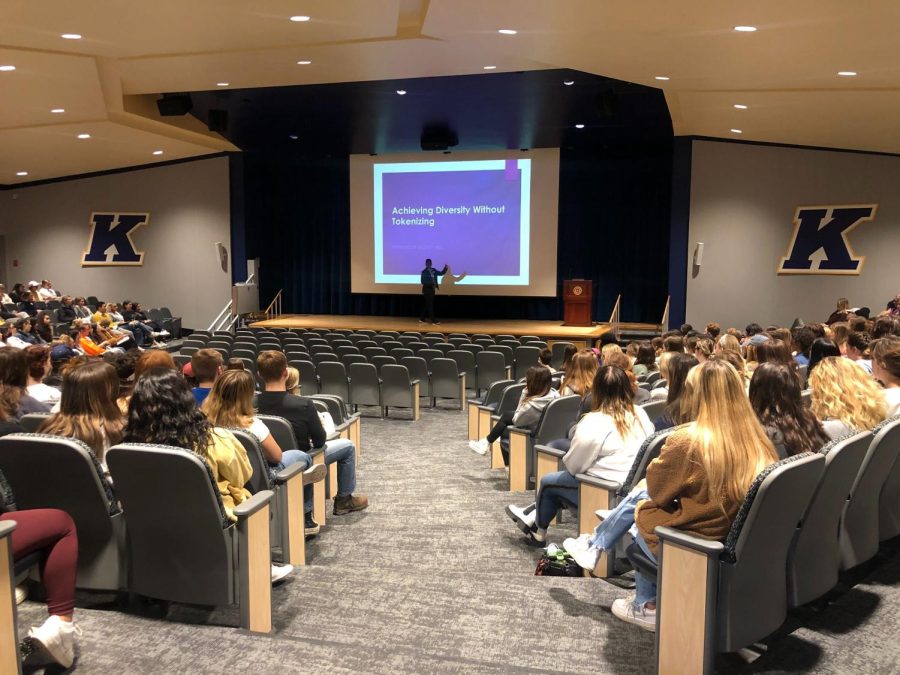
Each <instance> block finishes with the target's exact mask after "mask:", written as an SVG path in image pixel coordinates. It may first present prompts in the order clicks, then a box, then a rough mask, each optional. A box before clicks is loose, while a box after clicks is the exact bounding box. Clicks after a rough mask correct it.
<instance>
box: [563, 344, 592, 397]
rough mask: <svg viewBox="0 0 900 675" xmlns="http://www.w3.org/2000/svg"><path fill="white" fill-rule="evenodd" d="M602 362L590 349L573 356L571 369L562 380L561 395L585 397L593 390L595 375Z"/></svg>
mask: <svg viewBox="0 0 900 675" xmlns="http://www.w3.org/2000/svg"><path fill="white" fill-rule="evenodd" d="M599 367H600V364H599V363H598V362H597V357H596V356H594V352H592V351H591V350H590V349H582V350H581V351H580V352H578V353H577V354H575V356H574V357H573V358H572V360H571V362H570V364H569V369H568V370H567V371H566V375H565V377H564V378H563V381H562V389H561V390H560V392H559V395H560V396H572V395H575V396H581V397H582V398H584V397H585V396H587V395H588V394H589V393H590V392H591V386H592V385H593V383H594V375H595V374H596V372H597V368H599Z"/></svg>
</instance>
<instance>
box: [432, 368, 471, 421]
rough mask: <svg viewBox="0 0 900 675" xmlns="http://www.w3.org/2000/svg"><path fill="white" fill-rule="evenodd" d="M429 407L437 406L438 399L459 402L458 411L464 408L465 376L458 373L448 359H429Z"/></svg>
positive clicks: (457, 369)
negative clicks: (456, 400)
mask: <svg viewBox="0 0 900 675" xmlns="http://www.w3.org/2000/svg"><path fill="white" fill-rule="evenodd" d="M428 368H429V369H430V371H431V405H432V407H434V406H436V405H437V399H439V398H451V399H458V400H459V409H460V410H463V409H465V407H466V374H465V373H461V372H459V366H457V364H456V361H454V360H453V359H448V358H436V359H431V361H429V362H428Z"/></svg>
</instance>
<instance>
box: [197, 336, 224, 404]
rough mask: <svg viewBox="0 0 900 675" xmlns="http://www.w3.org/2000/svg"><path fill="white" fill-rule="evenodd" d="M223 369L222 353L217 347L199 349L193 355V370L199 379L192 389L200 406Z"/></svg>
mask: <svg viewBox="0 0 900 675" xmlns="http://www.w3.org/2000/svg"><path fill="white" fill-rule="evenodd" d="M222 370H223V367H222V355H221V354H220V353H219V352H217V351H216V350H215V349H198V350H197V351H196V352H194V353H193V354H192V355H191V372H192V373H193V376H194V379H195V380H196V381H197V386H196V387H194V388H193V389H192V391H193V392H194V400H196V401H197V405H198V406H199V405H203V401H205V400H206V397H207V396H209V392H210V391H211V390H212V386H213V384H214V383H215V381H216V378H217V377H219V375H221V374H222Z"/></svg>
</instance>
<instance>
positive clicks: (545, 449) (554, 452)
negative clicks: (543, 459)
mask: <svg viewBox="0 0 900 675" xmlns="http://www.w3.org/2000/svg"><path fill="white" fill-rule="evenodd" d="M534 449H535V451H536V452H539V453H541V454H544V455H550V456H551V457H556V458H557V459H562V458H563V457H564V456H565V454H566V452H567V451H566V450H560V449H559V448H551V447H550V446H549V445H536V446H534Z"/></svg>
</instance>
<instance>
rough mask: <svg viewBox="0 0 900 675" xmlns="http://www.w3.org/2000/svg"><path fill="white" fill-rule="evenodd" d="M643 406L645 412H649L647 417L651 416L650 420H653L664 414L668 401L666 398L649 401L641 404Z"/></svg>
mask: <svg viewBox="0 0 900 675" xmlns="http://www.w3.org/2000/svg"><path fill="white" fill-rule="evenodd" d="M641 408H643V409H644V412H645V413H647V417H649V418H650V421H651V422H652V421H653V420H655V419H656V418H657V417H659V416H660V415H662V414H663V412H664V411H665V409H666V401H665V399H663V400H661V401H648V402H647V403H644V404H643V405H641Z"/></svg>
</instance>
